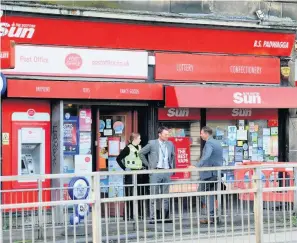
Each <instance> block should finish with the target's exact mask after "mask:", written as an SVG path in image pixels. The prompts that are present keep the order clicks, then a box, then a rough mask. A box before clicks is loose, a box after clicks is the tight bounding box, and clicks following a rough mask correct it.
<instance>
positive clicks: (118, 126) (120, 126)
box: [113, 121, 125, 134]
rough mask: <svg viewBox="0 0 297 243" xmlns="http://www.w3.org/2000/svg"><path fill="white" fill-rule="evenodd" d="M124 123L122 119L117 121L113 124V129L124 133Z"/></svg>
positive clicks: (116, 132) (115, 131)
mask: <svg viewBox="0 0 297 243" xmlns="http://www.w3.org/2000/svg"><path fill="white" fill-rule="evenodd" d="M124 127H125V126H124V123H123V122H121V121H116V122H115V123H114V124H113V130H114V133H115V134H123V130H124Z"/></svg>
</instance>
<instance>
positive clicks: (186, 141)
mask: <svg viewBox="0 0 297 243" xmlns="http://www.w3.org/2000/svg"><path fill="white" fill-rule="evenodd" d="M169 140H170V141H171V142H172V143H173V144H174V147H175V161H176V168H187V167H188V166H189V165H190V159H191V156H190V138H188V137H175V138H169ZM190 177H191V174H190V173H187V172H186V173H184V172H177V173H175V174H174V175H173V176H172V177H171V179H172V180H185V179H190Z"/></svg>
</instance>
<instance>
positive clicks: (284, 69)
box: [281, 67, 291, 78]
mask: <svg viewBox="0 0 297 243" xmlns="http://www.w3.org/2000/svg"><path fill="white" fill-rule="evenodd" d="M290 71H291V68H289V67H281V73H282V75H283V76H284V77H285V78H287V77H289V76H290Z"/></svg>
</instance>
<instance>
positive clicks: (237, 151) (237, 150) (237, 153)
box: [235, 147, 243, 162]
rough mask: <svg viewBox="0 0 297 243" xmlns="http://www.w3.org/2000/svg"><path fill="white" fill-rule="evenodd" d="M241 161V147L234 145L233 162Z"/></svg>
mask: <svg viewBox="0 0 297 243" xmlns="http://www.w3.org/2000/svg"><path fill="white" fill-rule="evenodd" d="M242 161H243V148H242V147H235V162H242Z"/></svg>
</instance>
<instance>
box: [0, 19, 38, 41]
mask: <svg viewBox="0 0 297 243" xmlns="http://www.w3.org/2000/svg"><path fill="white" fill-rule="evenodd" d="M34 33H35V25H32V24H18V23H14V24H9V23H5V22H4V23H0V36H1V37H2V36H8V37H10V38H27V39H31V38H32V37H33V35H34Z"/></svg>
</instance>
